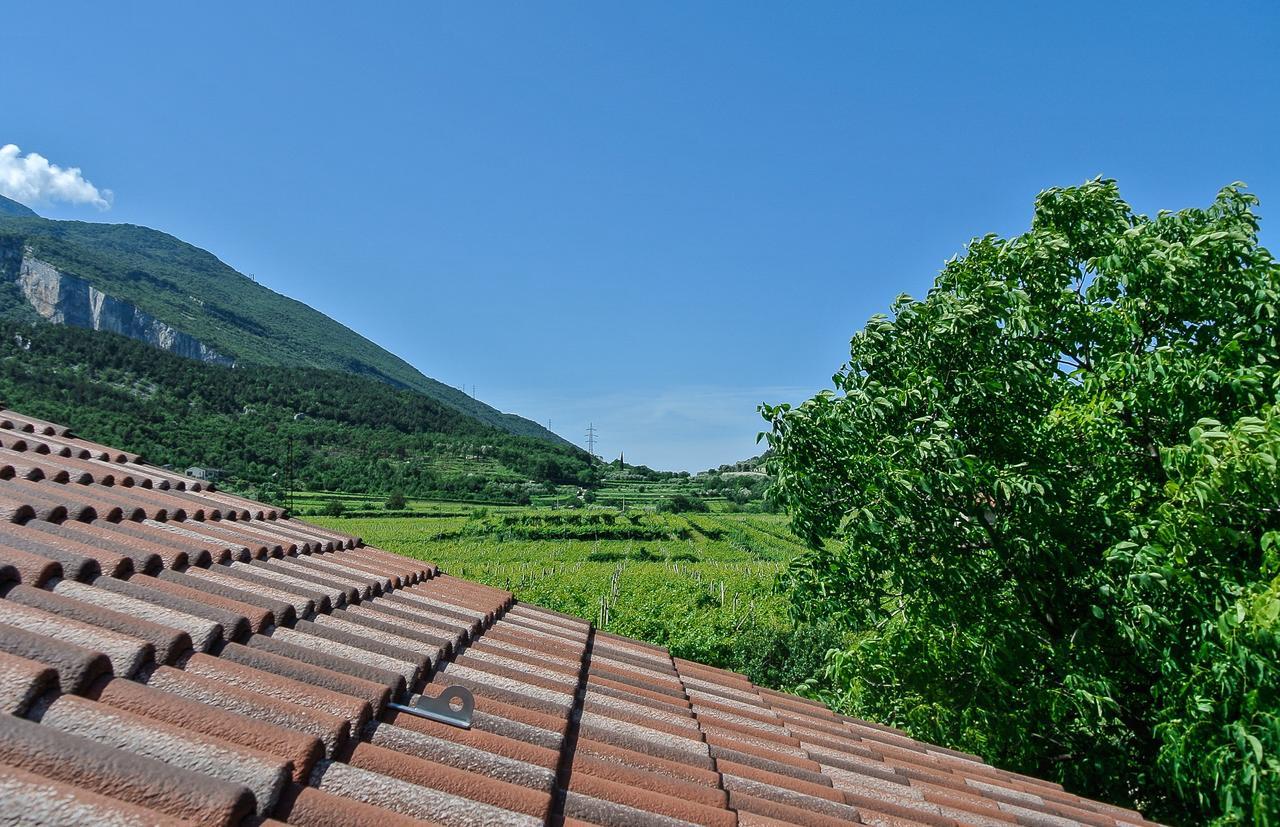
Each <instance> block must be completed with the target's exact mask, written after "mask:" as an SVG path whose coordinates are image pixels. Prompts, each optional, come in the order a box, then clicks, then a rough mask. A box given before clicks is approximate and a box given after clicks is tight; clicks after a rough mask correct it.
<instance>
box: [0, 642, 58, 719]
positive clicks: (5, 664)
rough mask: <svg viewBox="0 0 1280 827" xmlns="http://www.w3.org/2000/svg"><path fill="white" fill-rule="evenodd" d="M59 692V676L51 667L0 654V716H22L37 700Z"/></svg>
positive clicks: (15, 656)
mask: <svg viewBox="0 0 1280 827" xmlns="http://www.w3.org/2000/svg"><path fill="white" fill-rule="evenodd" d="M0 634H3V631H0ZM57 688H58V673H57V672H56V671H54V670H53V669H52V668H51V667H49V666H47V665H45V664H43V663H39V662H37V661H34V660H27V659H26V658H23V657H19V656H17V655H10V654H6V653H2V652H0V712H6V713H9V714H10V715H22V714H24V713H25V712H26V711H27V710H28V709H29V708H30V707H31V705H32V704H33V703H34V702H35V701H36V699H37V698H39V697H40V696H41V695H43V694H44V693H45V692H47V691H49V690H51V689H57Z"/></svg>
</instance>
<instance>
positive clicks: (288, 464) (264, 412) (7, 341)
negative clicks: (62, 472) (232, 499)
mask: <svg viewBox="0 0 1280 827" xmlns="http://www.w3.org/2000/svg"><path fill="white" fill-rule="evenodd" d="M0 398H3V400H4V401H5V403H6V404H7V405H9V406H10V407H13V408H16V409H19V410H22V411H23V412H26V413H29V414H32V415H35V416H40V417H43V418H46V419H50V420H53V421H56V422H61V423H65V424H67V425H68V426H70V427H71V428H72V429H73V430H75V431H76V432H78V433H80V434H82V435H83V436H85V437H86V438H89V439H93V440H96V441H99V442H103V443H107V444H110V445H114V446H118V447H121V448H124V449H127V450H131V451H136V452H138V453H140V454H142V455H143V456H144V457H146V459H147V460H148V461H150V462H152V463H155V464H157V465H170V466H172V467H174V468H179V469H182V468H186V467H188V466H193V465H194V466H201V467H212V468H217V469H221V470H222V471H224V472H225V473H226V474H227V476H228V479H229V480H230V481H231V482H232V484H233V485H234V486H236V487H240V488H242V489H244V490H249V491H252V492H253V493H256V494H259V495H262V496H265V497H267V498H272V497H275V498H278V497H279V496H280V495H281V493H282V492H283V491H284V490H285V489H287V488H289V487H293V488H295V489H300V490H340V491H352V492H358V493H370V494H388V495H389V494H392V493H400V494H407V495H412V496H419V497H429V496H444V497H451V498H463V499H467V498H471V499H484V500H509V501H520V500H521V499H522V498H523V496H524V495H523V489H524V488H526V487H527V485H526V483H527V481H533V482H537V483H542V484H546V483H550V484H553V485H563V484H573V485H582V486H591V485H594V484H595V483H596V482H597V477H596V475H597V471H596V469H595V468H593V466H592V464H591V462H590V458H589V457H588V456H587V454H586V452H585V451H581V450H579V449H576V448H571V447H566V446H561V445H555V444H552V443H550V442H547V441H544V440H541V439H537V438H533V437H522V436H515V435H512V434H509V433H506V432H504V431H500V430H497V429H495V428H492V427H489V426H487V425H484V424H482V423H480V422H478V421H476V420H474V419H472V418H470V417H468V416H466V415H465V414H462V413H460V412H458V411H455V410H454V409H452V408H449V407H447V406H445V405H443V404H441V403H439V402H436V401H435V400H432V399H429V398H428V397H426V396H423V395H422V394H420V393H417V392H415V391H409V390H400V389H397V388H395V387H392V386H390V385H387V384H386V383H384V382H380V381H378V380H375V379H367V378H363V377H358V376H352V375H350V374H345V373H340V372H338V371H328V370H320V369H315V368H279V367H259V366H249V367H236V368H227V367H220V366H215V365H208V364H204V363H201V362H197V361H195V360H191V359H184V358H182V357H179V356H175V355H173V354H170V353H165V352H163V351H159V350H156V349H154V348H151V347H149V346H147V345H145V344H142V343H140V342H136V341H133V340H131V339H128V338H125V337H123V336H116V335H114V334H109V333H100V332H93V331H87V330H81V329H78V328H71V327H61V326H55V325H49V324H37V325H27V324H23V323H20V322H0ZM291 481H292V483H291Z"/></svg>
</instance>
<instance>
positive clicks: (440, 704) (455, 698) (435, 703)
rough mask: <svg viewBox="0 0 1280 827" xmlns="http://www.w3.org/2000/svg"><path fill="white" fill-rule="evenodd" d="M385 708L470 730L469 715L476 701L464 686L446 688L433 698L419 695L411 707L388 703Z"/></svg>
mask: <svg viewBox="0 0 1280 827" xmlns="http://www.w3.org/2000/svg"><path fill="white" fill-rule="evenodd" d="M387 706H389V707H391V708H392V709H398V710H400V711H401V712H408V713H409V714H410V715H417V716H418V717H419V718H430V719H431V720H433V721H439V722H440V723H442V724H449V725H450V726H456V727H459V728H461V729H471V713H472V712H473V711H474V710H475V708H476V699H475V697H474V696H473V695H472V694H471V690H470V689H467V688H466V687H465V686H448V687H445V689H444V691H443V692H441V693H440V695H439V696H438V697H435V698H432V697H431V696H429V695H419V696H418V699H417V700H416V701H414V703H413V704H412V705H408V706H406V705H405V704H397V703H390V704H387Z"/></svg>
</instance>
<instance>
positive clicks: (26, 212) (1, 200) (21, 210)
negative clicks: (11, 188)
mask: <svg viewBox="0 0 1280 827" xmlns="http://www.w3.org/2000/svg"><path fill="white" fill-rule="evenodd" d="M0 215H16V216H21V217H23V218H39V216H38V215H36V211H35V210H33V209H31V208H30V207H26V206H23V205H22V204H19V203H18V202H17V201H13V200H11V199H8V198H5V197H4V196H3V195H0Z"/></svg>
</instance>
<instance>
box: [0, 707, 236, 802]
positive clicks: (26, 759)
mask: <svg viewBox="0 0 1280 827" xmlns="http://www.w3.org/2000/svg"><path fill="white" fill-rule="evenodd" d="M0 764H4V765H7V766H12V767H16V768H17V769H19V770H25V771H26V772H28V773H31V774H32V775H37V776H40V777H43V778H48V779H51V780H53V781H60V782H63V783H65V784H69V785H72V786H74V787H77V788H80V789H83V790H87V791H88V792H93V793H99V794H103V795H109V796H110V797H111V798H117V799H120V800H122V801H125V802H127V803H130V804H138V805H142V806H145V807H148V808H151V809H154V810H158V811H160V812H161V813H164V814H165V815H169V816H174V817H178V818H183V819H187V820H189V821H191V822H193V823H195V824H207V825H223V824H237V823H239V822H240V821H242V820H243V819H244V817H245V816H247V815H249V814H250V813H251V812H253V806H254V799H253V794H252V793H251V792H250V791H249V790H248V788H246V787H244V786H243V785H240V784H233V783H229V782H226V781H221V780H219V779H215V778H213V777H211V776H209V775H206V774H204V773H200V772H194V771H191V770H185V769H180V768H177V767H171V766H169V765H168V764H165V763H163V762H161V761H157V760H154V759H151V758H146V757H144V756H140V755H137V754H136V753H133V752H131V751H128V750H122V749H116V748H114V747H110V746H107V745H105V744H100V743H97V742H96V741H93V740H91V739H89V738H83V737H80V736H78V735H73V734H70V733H66V732H62V731H60V730H58V729H56V728H54V727H51V726H44V725H41V724H35V723H32V722H30V721H26V720H23V719H21V718H17V717H14V716H11V715H0Z"/></svg>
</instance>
